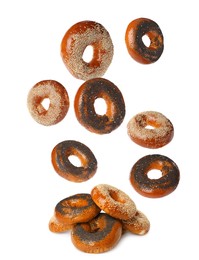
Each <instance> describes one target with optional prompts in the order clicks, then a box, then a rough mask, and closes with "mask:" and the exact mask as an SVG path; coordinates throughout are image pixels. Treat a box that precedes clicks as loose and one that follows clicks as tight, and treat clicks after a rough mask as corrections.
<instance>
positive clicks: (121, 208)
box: [91, 184, 137, 219]
mask: <svg viewBox="0 0 199 260" xmlns="http://www.w3.org/2000/svg"><path fill="white" fill-rule="evenodd" d="M91 197H92V199H93V200H94V202H95V203H96V204H97V205H98V207H99V208H101V209H102V210H103V211H104V212H106V213H107V214H109V215H110V216H112V217H114V218H118V219H129V218H130V217H132V216H134V215H135V213H136V211H137V210H136V205H135V203H134V202H133V201H132V199H131V198H130V197H129V196H128V195H127V194H126V193H124V192H123V191H121V190H119V189H117V188H115V187H113V186H111V185H108V184H98V185H97V186H95V187H94V188H93V189H92V191H91Z"/></svg>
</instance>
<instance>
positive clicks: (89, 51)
mask: <svg viewBox="0 0 199 260" xmlns="http://www.w3.org/2000/svg"><path fill="white" fill-rule="evenodd" d="M82 58H83V60H84V61H85V62H87V63H89V62H90V61H91V60H92V59H93V46H91V45H88V46H87V47H86V49H85V50H84V53H83V56H82Z"/></svg>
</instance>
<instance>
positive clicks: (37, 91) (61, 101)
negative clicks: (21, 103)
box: [27, 80, 69, 126]
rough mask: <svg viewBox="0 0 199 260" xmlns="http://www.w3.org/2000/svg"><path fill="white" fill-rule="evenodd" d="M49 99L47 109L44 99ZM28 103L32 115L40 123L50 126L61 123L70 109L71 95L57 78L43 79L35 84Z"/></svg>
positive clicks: (29, 94)
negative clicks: (43, 103) (44, 105)
mask: <svg viewBox="0 0 199 260" xmlns="http://www.w3.org/2000/svg"><path fill="white" fill-rule="evenodd" d="M46 98H47V99H49V101H50V105H49V108H48V109H47V110H46V109H45V108H44V107H43V105H42V101H43V100H44V99H46ZM27 105H28V109H29V112H30V114H31V116H32V117H33V118H34V120H35V121H36V122H38V123H39V124H42V125H45V126H50V125H54V124H57V123H59V122H60V121H61V120H62V119H63V118H64V117H65V116H66V114H67V112H68V109H69V97H68V93H67V91H66V89H65V88H64V86H63V85H61V84H60V83H59V82H57V81H55V80H43V81H40V82H38V83H37V84H35V85H34V86H33V87H32V88H31V89H30V91H29V93H28V98H27Z"/></svg>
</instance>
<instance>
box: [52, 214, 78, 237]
mask: <svg viewBox="0 0 199 260" xmlns="http://www.w3.org/2000/svg"><path fill="white" fill-rule="evenodd" d="M48 227H49V230H50V231H51V232H53V233H61V232H65V231H67V230H70V229H72V227H73V225H72V224H68V223H63V222H60V221H59V220H58V219H57V218H56V217H55V216H52V217H51V219H50V221H49V224H48Z"/></svg>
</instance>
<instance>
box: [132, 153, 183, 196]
mask: <svg viewBox="0 0 199 260" xmlns="http://www.w3.org/2000/svg"><path fill="white" fill-rule="evenodd" d="M154 169H155V170H160V171H161V172H162V177H160V178H159V179H150V178H149V177H148V176H147V173H148V172H149V171H150V170H154ZM179 180H180V171H179V169H178V166H177V165H176V164H175V162H173V161H172V160H171V159H170V158H168V157H166V156H163V155H159V154H153V155H147V156H144V157H142V158H141V159H139V160H138V161H137V162H136V163H135V164H134V166H133V167H132V169H131V172H130V182H131V184H132V186H133V187H134V188H135V190H136V191H137V192H138V193H140V194H141V195H143V196H145V197H149V198H159V197H163V196H166V195H168V194H170V193H171V192H173V191H174V190H175V189H176V187H177V186H178V183H179Z"/></svg>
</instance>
